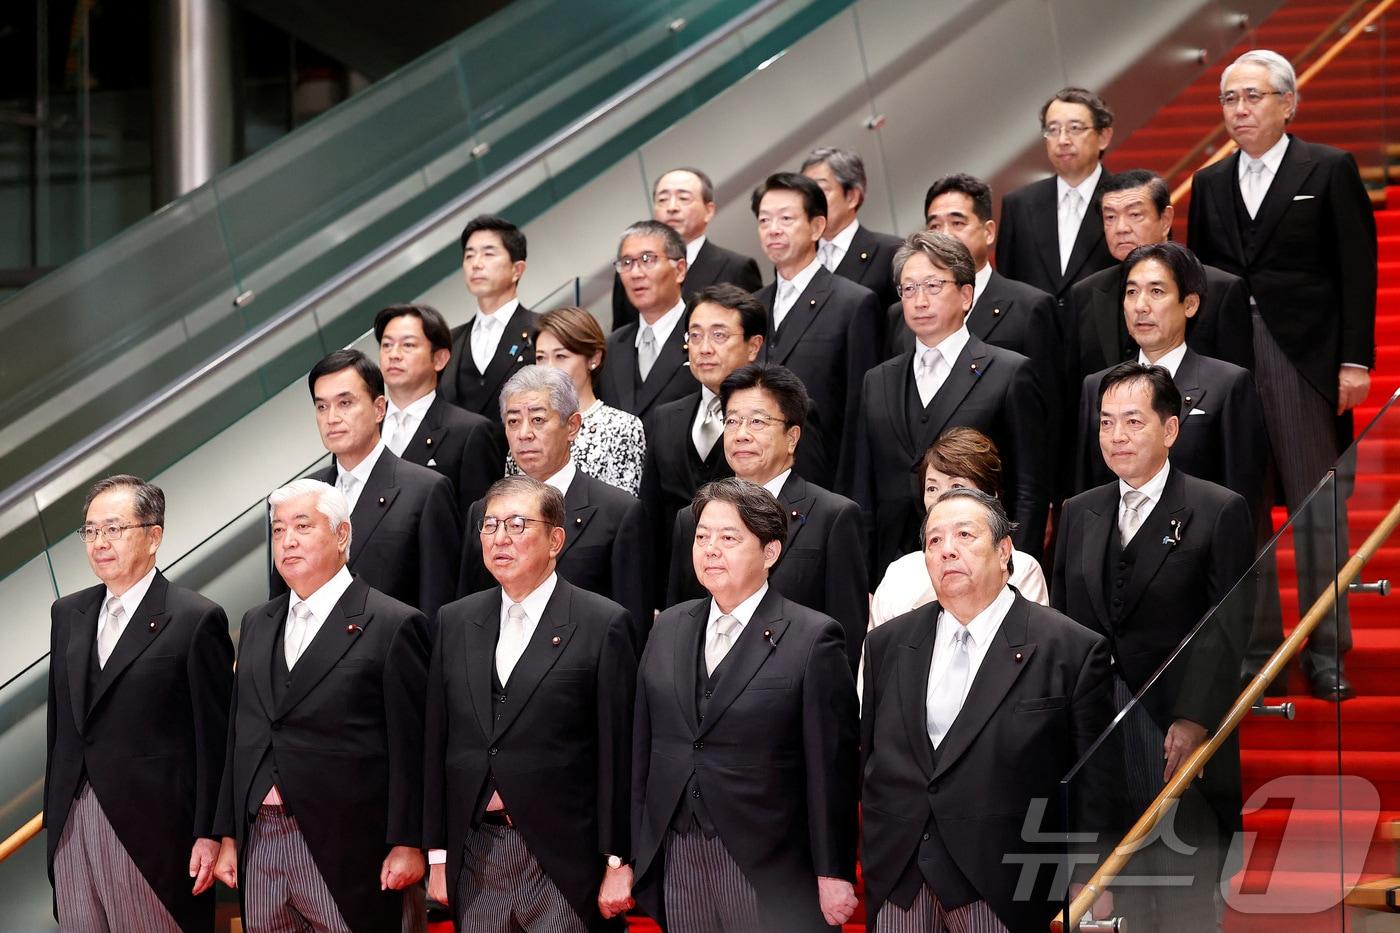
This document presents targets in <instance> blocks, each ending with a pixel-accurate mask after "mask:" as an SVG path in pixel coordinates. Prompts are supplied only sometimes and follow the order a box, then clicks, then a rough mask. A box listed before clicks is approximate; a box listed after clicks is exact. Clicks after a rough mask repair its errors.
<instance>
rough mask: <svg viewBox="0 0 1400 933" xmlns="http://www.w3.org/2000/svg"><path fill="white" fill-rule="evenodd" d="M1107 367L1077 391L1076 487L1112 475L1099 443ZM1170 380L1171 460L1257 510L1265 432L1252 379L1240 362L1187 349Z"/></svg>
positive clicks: (1260, 498)
mask: <svg viewBox="0 0 1400 933" xmlns="http://www.w3.org/2000/svg"><path fill="white" fill-rule="evenodd" d="M1107 373H1108V370H1106V369H1105V370H1103V371H1102V372H1097V373H1094V374H1093V375H1092V376H1088V377H1086V378H1085V380H1084V386H1083V389H1082V391H1081V392H1080V395H1079V431H1078V437H1079V443H1078V447H1079V469H1078V482H1077V483H1076V484H1075V491H1076V492H1083V491H1084V490H1086V489H1092V488H1093V487H1095V486H1101V485H1103V484H1104V483H1107V482H1109V481H1110V480H1112V479H1113V478H1114V477H1113V472H1112V471H1111V470H1109V468H1108V464H1106V463H1104V459H1103V454H1102V452H1101V451H1100V449H1099V386H1100V385H1101V384H1102V383H1103V377H1104V376H1105V375H1106V374H1107ZM1173 381H1174V382H1175V383H1176V387H1177V389H1179V390H1180V391H1181V429H1180V433H1179V434H1178V435H1177V438H1176V443H1175V444H1173V445H1172V450H1171V461H1172V466H1174V467H1176V468H1177V469H1179V470H1181V471H1182V472H1183V473H1186V474H1188V475H1190V476H1194V477H1196V478H1197V479H1203V480H1206V481H1207V482H1211V483H1215V484H1216V485H1219V486H1224V487H1225V488H1226V489H1230V490H1233V491H1234V492H1237V493H1239V494H1240V496H1241V497H1243V499H1244V501H1245V502H1247V503H1248V504H1249V508H1250V512H1251V514H1255V515H1257V514H1258V512H1259V510H1260V509H1262V508H1263V507H1264V470H1265V467H1266V466H1267V464H1268V456H1269V454H1268V451H1269V436H1268V434H1267V433H1266V432H1265V430H1264V413H1263V410H1262V409H1261V408H1260V406H1259V393H1258V392H1256V391H1255V389H1254V380H1253V379H1251V378H1250V375H1249V373H1248V372H1247V371H1245V370H1243V369H1241V368H1240V367H1238V366H1235V365H1232V364H1230V363H1225V362H1221V361H1220V360H1213V359H1210V358H1209V357H1206V356H1201V355H1200V354H1198V353H1196V352H1195V351H1194V350H1189V349H1188V350H1187V351H1186V356H1184V357H1183V358H1182V360H1181V365H1180V366H1178V367H1177V370H1176V377H1175V378H1174V379H1173Z"/></svg>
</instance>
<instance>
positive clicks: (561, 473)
mask: <svg viewBox="0 0 1400 933" xmlns="http://www.w3.org/2000/svg"><path fill="white" fill-rule="evenodd" d="M577 472H578V467H577V466H575V465H574V458H573V457H570V458H569V459H568V460H566V461H565V462H564V465H563V466H561V467H560V468H559V469H558V470H556V471H555V473H554V475H553V476H551V477H550V478H549V479H547V480H545V481H544V484H545V485H546V486H553V487H554V488H555V489H557V490H559V495H561V496H567V495H568V494H569V486H570V485H572V484H573V481H574V474H575V473H577Z"/></svg>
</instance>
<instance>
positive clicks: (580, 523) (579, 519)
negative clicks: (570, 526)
mask: <svg viewBox="0 0 1400 933" xmlns="http://www.w3.org/2000/svg"><path fill="white" fill-rule="evenodd" d="M574 524H575V525H582V524H583V519H581V518H576V519H574Z"/></svg>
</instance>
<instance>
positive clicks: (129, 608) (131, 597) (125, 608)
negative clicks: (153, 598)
mask: <svg viewBox="0 0 1400 933" xmlns="http://www.w3.org/2000/svg"><path fill="white" fill-rule="evenodd" d="M155 578H156V568H155V567H152V568H151V569H150V570H147V571H146V574H145V576H143V577H142V578H141V579H139V580H137V581H136V582H135V583H133V584H132V585H131V586H130V588H128V589H127V591H126V592H125V593H123V594H122V595H120V596H117V594H116V593H113V592H112V591H111V590H110V589H109V590H108V591H107V595H106V596H104V597H102V605H103V606H106V605H107V600H109V599H111V598H112V597H113V596H117V599H118V600H119V601H120V602H121V604H122V612H124V613H125V614H126V621H128V622H130V621H131V620H132V619H134V618H136V610H137V609H140V608H141V600H143V599H145V598H146V592H147V591H148V590H149V589H150V588H151V581H152V580H154V579H155Z"/></svg>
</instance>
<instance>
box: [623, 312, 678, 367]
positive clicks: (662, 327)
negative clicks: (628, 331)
mask: <svg viewBox="0 0 1400 933" xmlns="http://www.w3.org/2000/svg"><path fill="white" fill-rule="evenodd" d="M684 315H685V299H681V300H680V301H678V302H676V304H675V306H674V307H673V308H671V310H669V311H667V312H666V313H665V314H663V315H661V317H659V318H657V319H656V323H655V324H648V323H647V321H646V318H641V319H639V320H638V321H637V336H636V337H634V338H633V339H632V346H634V347H637V348H638V349H641V346H642V331H644V330H646V329H647V328H648V327H650V328H651V333H652V336H654V337H655V338H656V354H657V356H658V357H659V356H660V355H661V349H662V347H664V346H666V340H667V339H668V338H669V337H670V336H671V331H673V330H675V329H676V325H677V324H679V323H680V321H681V317H682V316H684Z"/></svg>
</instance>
